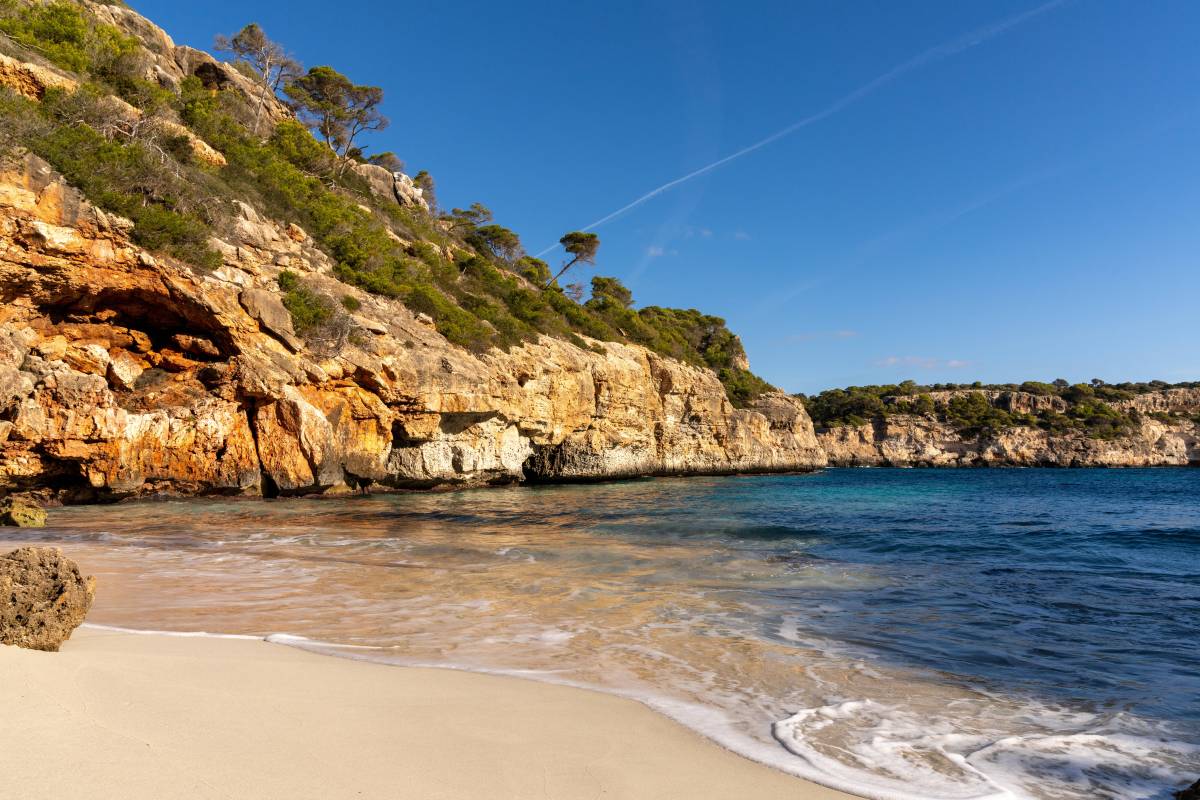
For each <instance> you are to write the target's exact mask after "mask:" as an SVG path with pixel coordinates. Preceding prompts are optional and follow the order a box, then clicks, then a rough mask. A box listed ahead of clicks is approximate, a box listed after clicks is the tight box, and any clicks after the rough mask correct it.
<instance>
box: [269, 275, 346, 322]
mask: <svg viewBox="0 0 1200 800" xmlns="http://www.w3.org/2000/svg"><path fill="white" fill-rule="evenodd" d="M277 282H278V283H279V288H280V289H282V290H283V293H284V294H283V305H284V308H286V309H287V310H288V313H290V314H291V315H292V327H293V328H295V329H296V333H298V334H300V335H301V336H304V335H306V334H310V333H312V332H314V331H317V330H320V329H321V328H322V327H324V326H325V325H326V324H327V323H329V321H330V320H332V319H333V315H334V306H333V302H332V301H331V300H330V299H329V298H328V297H326V296H325V295H322V294H318V293H317V292H315V291H313V290H312V289H310V288H308V287H307V286H305V285H304V284H303V283H301V282H300V276H299V275H297V274H296V273H294V272H291V271H290V270H284V271H283V272H281V273H279V277H278V278H277Z"/></svg>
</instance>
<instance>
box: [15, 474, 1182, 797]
mask: <svg viewBox="0 0 1200 800" xmlns="http://www.w3.org/2000/svg"><path fill="white" fill-rule="evenodd" d="M51 521H52V522H53V523H54V527H52V528H47V529H46V530H45V531H44V532H39V533H38V538H40V539H42V540H48V541H52V542H56V543H62V544H63V545H64V546H65V547H67V548H68V549H69V551H70V554H71V555H73V556H75V557H76V558H78V559H79V560H80V561H81V563H83V564H84V566H85V567H86V568H87V569H89V570H90V571H92V572H93V573H95V574H96V575H97V576H98V578H99V581H100V583H99V586H100V590H99V594H98V598H97V604H96V607H95V609H94V611H93V613H92V616H91V617H90V621H92V622H98V623H105V624H111V625H120V626H126V627H134V628H145V629H159V630H176V631H196V630H204V631H210V632H222V633H247V634H258V635H267V634H272V633H286V634H291V635H293V636H301V637H306V639H307V641H300V642H297V641H296V640H290V639H285V640H284V641H287V642H288V643H292V644H296V643H299V644H301V645H302V646H307V647H311V648H313V649H318V650H329V649H330V648H329V647H328V646H326V645H323V644H320V643H322V642H324V643H330V644H340V645H354V646H356V647H355V648H353V649H348V648H344V647H343V648H336V652H338V653H339V654H342V655H347V654H349V655H353V656H355V657H364V658H370V659H374V660H384V661H390V662H394V663H401V664H432V665H442V666H457V667H461V668H467V669H475V670H486V671H498V672H505V673H511V674H519V675H525V676H528V677H534V678H538V679H541V680H551V681H558V682H564V683H570V684H577V685H585V686H592V687H598V688H603V689H607V690H610V691H615V692H619V693H622V694H626V695H629V696H632V697H636V698H639V699H641V700H643V701H644V702H647V703H649V704H650V705H652V706H653V707H655V708H657V709H659V710H661V711H663V712H664V713H667V714H669V715H671V716H673V717H675V718H676V719H679V720H680V721H682V722H684V723H685V724H687V725H690V726H691V727H694V728H696V729H697V730H700V731H701V732H703V733H705V734H706V735H709V736H711V737H713V738H714V739H717V740H718V741H720V742H722V743H724V744H725V745H727V746H729V747H731V748H732V749H735V750H737V751H739V752H742V753H744V754H746V755H749V756H751V757H753V758H756V759H758V760H761V761H764V762H767V763H770V764H773V765H775V766H778V767H780V768H782V769H785V770H789V771H791V772H795V773H797V774H800V775H804V776H806V777H810V778H814V779H816V780H818V781H821V782H823V783H826V784H828V785H833V786H838V787H841V788H845V789H848V790H850V791H854V792H857V793H860V794H863V795H868V796H874V797H881V798H981V797H996V798H1045V799H1047V800H1059V798H1114V799H1115V798H1123V799H1124V798H1159V799H1161V800H1166V798H1168V797H1170V791H1171V790H1172V789H1174V788H1178V787H1179V786H1180V785H1182V784H1185V783H1187V782H1190V780H1192V779H1195V778H1196V777H1198V776H1200V650H1197V648H1196V647H1195V630H1196V623H1197V620H1200V470H1169V469H1164V470H1034V469H1031V470H960V471H951V470H946V471H922V470H829V471H826V472H823V473H819V474H814V475H802V476H777V477H755V478H711V479H710V478H692V479H681V480H655V481H634V482H626V483H611V484H598V485H589V486H558V487H539V488H513V489H494V490H483V491H474V492H458V493H452V494H403V495H392V496H372V497H356V498H346V499H339V500H329V499H326V500H288V501H275V502H245V501H242V502H233V501H189V502H163V503H141V504H132V505H122V506H110V507H103V508H101V507H86V508H85V507H80V508H68V509H62V510H58V511H56V512H54V514H53V516H52V518H51Z"/></svg>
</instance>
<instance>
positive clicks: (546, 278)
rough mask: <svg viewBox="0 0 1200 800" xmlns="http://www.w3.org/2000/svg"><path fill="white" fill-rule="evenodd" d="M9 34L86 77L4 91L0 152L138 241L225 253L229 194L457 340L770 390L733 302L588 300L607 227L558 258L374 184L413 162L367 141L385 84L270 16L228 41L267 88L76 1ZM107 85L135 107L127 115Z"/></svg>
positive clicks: (200, 259)
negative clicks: (533, 348)
mask: <svg viewBox="0 0 1200 800" xmlns="http://www.w3.org/2000/svg"><path fill="white" fill-rule="evenodd" d="M0 33H3V34H4V37H0V44H4V43H5V41H7V46H6V47H4V49H6V50H9V51H10V52H14V53H15V54H16V55H18V56H21V57H24V58H27V59H32V60H45V61H49V62H51V63H53V64H54V65H55V66H57V67H59V68H62V69H64V70H67V71H70V72H72V73H74V74H76V75H77V76H78V78H79V80H80V83H81V87H80V89H79V90H78V91H75V92H71V93H67V92H64V91H61V90H52V91H50V92H47V93H46V96H45V97H43V98H42V101H41V102H34V101H31V100H28V99H26V98H23V97H21V96H19V95H16V94H14V93H13V92H11V91H8V90H0V150H3V151H6V152H12V151H13V150H14V149H15V148H18V147H23V148H26V149H28V150H30V151H32V152H34V153H36V154H37V155H39V156H41V157H42V158H45V159H46V160H47V161H49V162H50V163H51V164H52V165H53V166H54V167H55V168H56V169H57V170H59V171H60V172H62V173H63V174H64V176H65V177H66V178H67V179H68V180H69V181H70V182H71V183H72V184H73V185H75V186H76V187H78V188H79V189H80V190H81V191H82V192H83V193H84V194H85V195H86V196H87V197H88V198H89V199H90V200H91V201H92V202H94V203H95V204H96V205H98V206H99V207H101V208H103V209H104V210H106V211H110V212H113V213H116V214H119V215H121V216H124V217H127V218H129V219H131V220H132V221H133V223H134V228H133V237H134V239H135V241H137V242H138V243H139V244H141V245H143V246H144V247H146V248H147V249H150V250H152V251H154V252H157V253H160V254H164V255H167V256H170V257H173V258H176V259H178V260H180V261H182V262H185V263H188V264H190V265H192V266H193V267H195V268H197V269H200V270H208V269H212V268H214V267H216V266H218V265H219V264H220V262H221V258H220V255H219V254H218V253H217V251H216V250H215V249H214V248H213V247H212V246H211V245H210V244H209V240H210V237H214V236H215V237H221V236H226V235H229V234H230V233H231V232H232V228H233V225H234V223H235V222H236V219H237V215H238V211H237V208H236V205H235V203H234V202H233V201H234V200H240V201H243V202H247V203H249V204H251V205H252V206H254V207H255V208H257V209H258V210H259V211H260V212H262V213H263V214H265V215H266V216H268V217H270V218H272V219H275V220H278V221H281V222H294V223H296V224H298V225H300V226H301V227H302V228H304V230H305V231H306V232H307V233H308V234H309V235H310V236H311V237H312V239H313V241H314V242H315V243H316V244H317V245H318V246H319V247H320V248H321V249H322V250H323V251H324V252H325V253H327V254H328V255H329V256H330V258H331V259H332V260H333V261H334V263H335V273H336V276H337V277H338V278H339V279H341V280H342V281H344V282H346V283H348V284H352V285H355V286H358V287H361V288H362V289H365V290H366V291H369V292H372V293H375V294H379V295H383V296H387V297H392V298H396V299H398V300H400V301H402V302H404V303H405V305H407V306H408V307H409V308H411V309H413V310H414V311H418V312H423V313H426V314H429V315H430V316H431V317H432V318H433V320H434V323H435V325H436V326H437V329H438V331H439V332H440V333H441V334H442V335H444V336H445V337H446V338H447V339H448V340H449V341H451V342H453V343H454V344H457V345H460V346H463V347H467V348H470V349H473V350H476V351H484V350H487V349H488V348H490V347H493V346H496V347H501V348H508V347H511V346H514V345H517V344H519V343H521V342H526V341H531V340H533V339H535V338H536V337H537V336H538V335H539V334H546V335H550V336H555V337H560V338H565V339H567V340H569V341H572V342H573V343H575V344H577V345H579V346H581V347H588V345H587V343H586V342H585V341H584V340H583V339H582V338H581V335H582V336H588V337H590V338H592V339H597V340H600V341H607V342H633V343H637V344H641V345H644V346H646V347H648V348H650V349H652V350H654V351H655V352H658V353H661V354H663V355H667V356H670V357H672V358H676V359H679V360H682V361H685V362H687V363H691V364H693V365H696V366H699V367H706V368H709V369H711V370H713V371H714V372H715V373H716V374H717V375H718V377H719V378H720V379H721V381H722V383H723V384H724V385H725V387H726V391H727V394H728V395H729V398H730V400H731V401H732V402H733V403H734V404H735V405H737V406H744V405H746V404H748V403H749V402H751V401H752V400H753V399H754V398H755V397H756V396H757V395H758V394H761V393H762V392H763V391H766V390H768V389H770V388H771V387H770V386H769V385H768V384H767V383H766V382H765V381H763V380H762V379H761V378H758V377H757V376H755V375H754V374H752V373H750V372H749V371H748V370H746V369H745V353H744V351H743V349H742V345H741V342H740V341H739V340H738V338H737V337H736V336H735V335H734V334H733V333H731V332H730V331H729V330H728V329H727V328H726V326H725V322H724V320H722V319H721V318H720V317H714V316H710V315H706V314H702V313H701V312H699V311H696V310H694V309H688V310H682V309H669V308H660V307H657V306H650V307H646V308H641V309H634V308H633V297H632V294H631V293H630V292H629V290H628V289H627V288H626V287H624V286H622V285H621V284H620V282H619V281H618V280H617V279H616V278H610V277H600V276H597V277H594V278H593V279H592V282H591V283H592V291H591V297H590V299H588V300H587V301H586V302H583V289H582V287H581V286H580V285H579V284H570V285H568V286H566V287H562V286H560V285H559V283H558V279H559V278H560V277H561V276H563V275H564V274H565V273H566V272H568V271H569V270H571V269H573V268H578V267H580V266H584V265H589V264H593V263H594V262H595V259H596V256H597V251H598V248H599V245H600V241H599V238H598V237H597V236H596V235H595V234H592V233H586V232H581V231H575V232H571V233H568V234H567V235H565V236H564V237H563V240H562V243H563V246H564V248H565V249H566V251H567V254H568V256H569V258H568V259H567V260H565V261H564V263H563V264H562V265H560V267H559V268H557V269H555V270H552V268H551V267H550V265H548V264H546V263H545V262H543V261H541V260H539V259H536V258H533V257H531V256H528V255H527V254H526V253H525V252H524V249H523V248H522V246H521V242H520V238H519V236H518V235H517V234H516V233H515V232H513V231H511V230H509V229H508V228H505V227H504V226H502V225H499V224H496V223H495V222H494V221H493V219H492V213H491V211H490V210H488V209H487V208H486V207H484V206H483V205H481V204H479V203H476V204H473V205H472V206H471V207H470V208H468V209H466V210H462V209H453V210H452V211H451V212H450V213H448V214H444V215H440V214H438V213H437V210H436V205H435V204H432V203H431V209H432V213H426V212H425V211H424V210H423V209H420V208H416V207H412V206H401V205H399V204H397V203H395V202H390V201H389V200H388V199H387V198H380V197H379V196H377V195H376V194H374V193H373V192H372V191H371V190H370V187H369V185H368V183H367V181H366V179H365V178H364V177H363V176H362V175H360V174H359V173H358V172H356V171H355V170H354V169H351V168H350V167H351V166H353V164H354V162H355V161H358V162H362V163H378V164H385V165H391V167H395V166H399V165H400V162H399V160H398V159H396V157H395V156H394V155H393V154H390V153H388V154H379V155H376V156H367V155H366V154H365V152H364V150H365V148H364V147H363V146H362V144H361V141H360V138H361V135H362V134H364V133H366V132H369V131H371V130H379V129H382V128H383V127H384V126H386V125H387V118H386V117H384V116H383V115H382V113H381V106H382V103H383V92H382V90H380V89H378V88H377V87H370V86H358V85H356V84H354V83H352V82H351V81H350V80H349V79H348V78H346V77H345V76H344V75H342V74H340V73H338V72H337V71H336V70H334V69H333V68H332V67H328V66H319V67H314V68H312V69H309V70H308V71H307V72H304V71H302V68H301V67H300V65H299V64H298V63H297V62H296V61H295V60H294V59H292V58H291V57H290V56H288V55H287V53H286V51H285V50H284V49H283V47H282V46H281V45H279V44H277V43H275V42H272V41H271V40H270V39H268V38H267V37H266V34H265V33H264V32H263V31H262V30H261V28H259V27H258V26H257V25H249V26H247V27H246V28H244V29H243V30H242V31H240V32H238V33H237V34H236V35H234V36H232V37H229V38H219V40H218V44H219V47H220V49H222V50H224V51H225V52H227V53H229V54H230V55H231V56H232V57H233V58H234V60H235V64H236V66H237V67H238V69H239V71H240V72H241V73H243V74H244V75H246V76H248V77H250V78H251V79H252V80H253V81H254V82H255V83H256V84H258V85H259V86H260V95H261V96H254V97H247V96H246V95H245V94H243V93H239V92H238V91H235V90H234V89H233V88H231V87H228V86H224V87H222V86H217V85H212V84H210V85H205V84H204V83H203V82H202V81H201V80H200V79H199V78H197V77H189V78H187V79H185V80H184V81H183V82H182V84H181V85H180V86H179V88H178V91H173V90H169V89H165V88H163V87H161V86H159V85H158V84H157V83H152V82H150V81H147V80H146V79H145V78H144V76H145V75H146V74H148V72H149V70H148V69H147V64H146V62H145V59H146V57H147V56H146V53H145V51H144V50H143V49H142V48H141V46H140V44H139V42H138V41H137V40H136V39H134V38H132V37H129V36H126V35H125V34H124V33H122V32H121V31H119V30H117V29H116V28H113V27H112V26H109V25H105V24H103V23H101V22H99V21H98V20H96V19H95V18H93V17H92V16H91V15H90V14H89V13H88V12H87V9H86V7H84V6H81V5H79V4H77V3H74V2H71V1H70V0H53V2H50V3H46V4H30V3H29V2H27V0H0ZM112 95H116V96H118V97H121V98H123V99H124V100H125V101H127V102H128V103H129V104H131V105H132V106H134V107H135V108H136V109H138V112H140V113H138V114H137V115H135V116H133V117H132V118H131V117H130V116H129V115H128V114H127V113H125V114H123V113H120V109H118V108H116V107H114V105H113V102H114V101H113V100H112V98H111V96H112ZM276 101H278V102H287V103H288V104H289V106H290V107H291V108H292V110H293V113H294V114H295V115H296V116H297V117H298V120H297V119H285V120H283V121H282V122H279V123H278V124H274V125H271V124H265V122H266V118H267V117H268V116H269V115H268V114H266V113H265V107H266V105H267V104H273V103H274V102H276ZM155 120H162V121H166V122H168V123H180V124H182V125H184V126H186V128H187V129H188V130H189V131H191V132H192V133H194V134H195V135H196V136H198V137H199V138H200V139H201V140H203V141H204V142H206V143H208V144H209V145H211V146H212V147H214V148H216V149H217V150H218V151H219V152H220V153H221V154H222V155H223V156H224V158H225V161H226V163H225V164H224V165H222V166H215V165H212V164H210V163H206V162H204V161H203V160H200V159H198V158H197V157H196V153H195V150H194V148H193V143H192V142H191V141H190V140H189V138H188V137H187V136H182V135H179V132H178V130H175V132H174V133H172V131H173V130H174V129H172V128H171V127H170V125H166V126H163V125H155V124H151V123H152V122H153V121H155ZM314 132H315V133H316V137H314V135H313V134H314ZM0 155H2V153H0ZM417 182H418V185H420V186H421V187H422V188H424V189H426V190H427V191H428V193H429V200H430V201H432V200H433V197H432V194H433V185H434V184H433V178H432V177H431V176H430V175H429V174H428V173H427V172H421V173H419V174H418V181H417ZM280 283H281V287H282V285H283V284H284V283H288V284H289V286H290V288H287V287H283V291H284V292H285V301H286V304H287V307H288V308H289V310H290V311H291V312H292V315H293V319H294V322H295V323H296V326H297V329H298V330H300V331H305V330H308V331H312V330H314V329H315V328H318V327H320V326H321V325H322V324H323V323H324V322H325V321H326V320H328V319H329V318H331V317H332V316H334V315H335V312H336V311H337V309H336V304H335V303H334V302H333V301H332V300H331V299H329V298H323V297H320V296H317V295H314V294H313V293H312V291H311V290H309V289H306V288H305V287H304V286H303V285H302V284H300V283H297V282H294V281H292V280H291V279H289V278H286V277H282V276H281V282H280ZM591 349H595V350H603V347H602V346H601V345H592V346H591Z"/></svg>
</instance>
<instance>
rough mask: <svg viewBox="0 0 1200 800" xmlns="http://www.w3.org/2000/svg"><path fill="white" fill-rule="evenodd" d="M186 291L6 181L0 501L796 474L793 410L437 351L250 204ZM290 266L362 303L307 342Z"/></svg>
mask: <svg viewBox="0 0 1200 800" xmlns="http://www.w3.org/2000/svg"><path fill="white" fill-rule="evenodd" d="M240 214H241V217H240V219H239V221H238V224H237V225H236V230H237V236H235V237H232V240H231V241H218V242H215V243H214V245H215V246H216V247H217V248H218V249H219V251H220V252H221V254H222V257H223V260H224V263H223V265H222V266H221V267H220V268H218V269H216V270H215V271H213V272H212V273H210V274H202V273H198V272H197V271H195V270H193V269H190V268H188V267H186V266H183V265H179V264H176V263H173V262H172V261H171V260H169V259H165V258H161V257H155V256H153V255H151V254H150V253H148V252H146V251H145V250H142V249H141V248H139V247H137V246H136V245H134V244H133V243H132V241H131V240H130V238H129V235H128V234H129V223H128V221H127V220H124V219H121V218H119V217H115V216H113V215H110V214H105V213H104V212H102V211H100V210H98V209H96V208H95V207H93V206H92V205H91V204H89V203H88V202H87V201H86V200H84V199H83V198H82V197H81V196H80V195H79V194H78V193H77V192H76V191H75V190H73V189H72V188H70V187H69V186H67V185H66V184H65V183H64V182H63V181H62V180H61V179H60V178H59V177H58V176H57V175H56V174H55V173H54V172H53V171H52V170H51V169H50V168H49V167H48V166H47V165H46V164H45V163H43V162H41V161H40V160H38V159H37V158H35V157H33V156H25V157H24V158H23V159H21V160H20V161H19V162H18V163H17V164H15V165H13V166H11V167H9V168H8V169H7V170H6V171H5V172H3V174H0V303H2V305H0V493H4V492H36V493H41V494H42V495H46V496H52V497H55V498H58V499H61V500H64V501H87V500H96V499H109V498H120V497H128V496H137V495H145V494H148V493H154V492H179V493H186V494H206V493H229V494H249V495H256V494H265V495H275V494H301V493H313V492H329V491H346V490H349V489H354V488H359V487H364V486H370V485H374V486H377V487H434V486H470V485H483V484H495V483H507V482H515V481H523V480H562V479H585V478H604V477H615V476H627V475H663V474H693V473H726V472H753V471H765V470H803V469H812V468H815V467H820V466H822V465H824V463H825V457H824V454H823V453H822V451H821V449H820V447H819V446H818V444H817V440H816V437H815V435H814V433H813V429H812V425H811V422H810V421H809V419H808V416H807V415H806V413H805V411H804V408H803V406H802V405H801V404H800V403H799V402H798V401H797V400H795V399H793V398H790V397H787V396H785V395H782V394H768V395H765V396H763V397H762V398H760V399H759V400H758V401H757V402H756V404H755V405H754V406H753V407H751V408H747V409H735V408H734V407H733V406H732V405H731V404H730V403H729V401H728V399H727V398H726V394H725V390H724V388H723V387H722V385H721V383H720V382H719V381H718V380H717V378H716V376H715V375H714V374H713V373H712V372H710V371H708V370H704V369H699V368H696V367H692V366H689V365H686V364H683V363H680V362H678V361H674V360H671V359H669V358H665V357H663V356H660V355H657V354H655V353H653V352H651V351H649V350H647V349H645V348H643V347H639V346H635V345H628V344H620V343H613V342H606V343H604V345H603V348H597V349H603V353H600V352H595V351H594V350H592V349H584V348H581V347H577V346H575V345H573V344H570V343H568V342H566V341H563V340H559V339H554V338H550V337H542V338H541V339H539V340H538V341H537V342H533V343H528V344H525V345H523V346H520V347H515V348H512V349H510V350H509V351H508V352H503V351H501V350H499V349H495V348H493V349H492V350H490V351H488V352H486V353H483V354H479V355H476V354H473V353H471V352H468V351H467V350H464V349H462V348H460V347H456V346H453V345H450V344H449V343H448V342H447V341H446V340H445V339H444V338H443V337H442V336H441V335H439V334H438V333H437V332H436V331H435V330H434V329H433V327H432V326H431V325H430V324H429V321H428V320H427V319H424V318H422V317H421V316H418V315H415V314H413V313H411V312H410V311H409V310H408V309H407V308H405V307H404V306H403V305H402V304H400V303H399V302H396V301H393V300H388V299H386V298H382V297H379V296H375V295H371V294H367V293H365V292H362V291H360V290H358V289H355V288H353V287H350V286H347V285H345V284H341V283H339V282H338V281H337V280H336V279H335V278H334V277H332V274H331V273H332V264H331V262H330V260H329V259H328V258H327V257H326V256H325V254H324V253H322V252H321V251H320V250H318V249H317V248H316V247H314V246H313V245H312V244H311V242H310V240H309V238H308V236H307V235H306V234H305V232H304V231H303V230H301V229H300V228H298V227H296V226H295V225H290V226H283V225H279V224H276V223H273V222H271V221H269V220H264V219H262V218H261V217H259V215H258V214H257V213H255V212H254V210H253V209H251V208H250V207H249V206H242V207H241V211H240ZM283 265H286V266H287V268H288V269H289V270H292V271H295V272H297V273H298V274H301V275H303V276H304V279H305V281H306V282H308V283H309V284H311V285H313V286H316V287H319V288H321V289H323V290H325V291H328V292H329V293H331V294H335V295H337V296H351V297H354V298H355V299H356V300H358V307H357V309H356V311H355V312H354V313H353V314H352V315H348V317H347V329H346V330H344V331H342V335H341V336H340V337H339V340H337V341H333V342H330V341H322V342H319V343H309V342H306V341H304V339H303V338H301V337H300V336H298V335H297V334H296V332H295V331H294V330H293V328H292V321H291V318H290V316H289V314H288V312H287V310H286V309H285V308H284V306H283V303H282V300H281V292H280V290H279V288H278V282H277V278H278V276H279V273H280V271H281V269H282V268H283Z"/></svg>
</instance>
